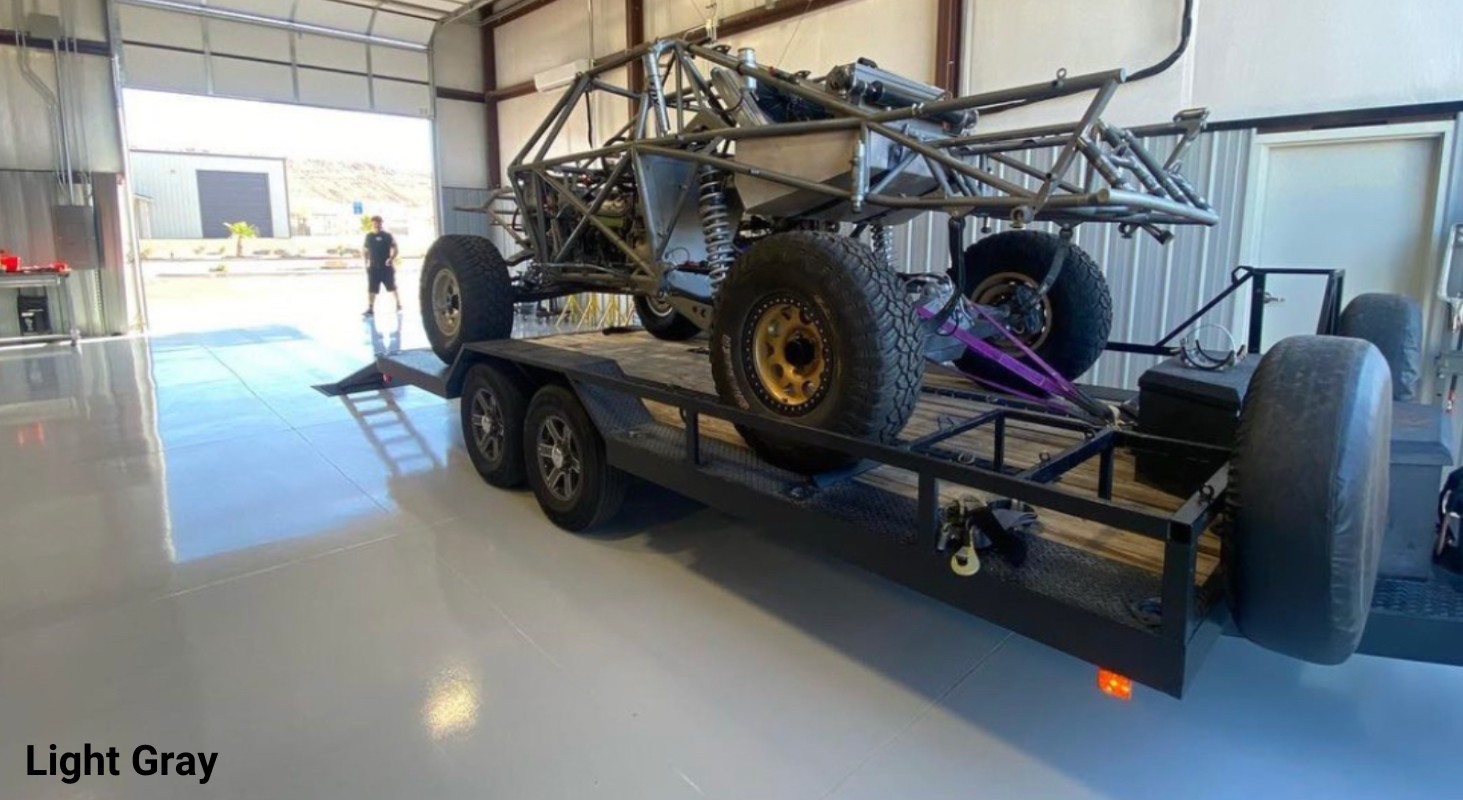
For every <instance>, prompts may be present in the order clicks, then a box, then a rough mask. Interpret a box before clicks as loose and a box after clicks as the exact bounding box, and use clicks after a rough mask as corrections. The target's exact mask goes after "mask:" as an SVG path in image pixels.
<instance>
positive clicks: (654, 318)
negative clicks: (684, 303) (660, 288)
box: [635, 295, 701, 342]
mask: <svg viewBox="0 0 1463 800" xmlns="http://www.w3.org/2000/svg"><path fill="white" fill-rule="evenodd" d="M635 313H636V314H637V315H638V316H639V317H640V325H641V327H643V328H645V330H646V331H648V332H649V333H650V335H651V336H654V337H655V338H657V339H662V340H664V341H667V342H684V341H685V340H687V339H691V338H694V337H696V336H697V335H699V334H700V333H701V328H700V327H699V326H697V325H696V323H695V322H694V321H692V320H691V318H690V317H687V316H686V315H684V314H682V313H681V312H679V311H677V310H676V309H675V307H674V306H672V305H671V304H670V303H669V302H667V301H665V300H661V299H659V298H655V297H647V296H645V295H635Z"/></svg>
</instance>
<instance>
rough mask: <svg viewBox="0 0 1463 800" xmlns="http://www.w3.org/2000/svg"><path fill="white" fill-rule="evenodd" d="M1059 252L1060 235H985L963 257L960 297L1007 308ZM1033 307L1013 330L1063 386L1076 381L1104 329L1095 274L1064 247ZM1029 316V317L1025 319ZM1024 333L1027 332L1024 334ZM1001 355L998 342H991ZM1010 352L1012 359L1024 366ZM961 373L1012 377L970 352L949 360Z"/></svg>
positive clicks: (1089, 263)
mask: <svg viewBox="0 0 1463 800" xmlns="http://www.w3.org/2000/svg"><path fill="white" fill-rule="evenodd" d="M1061 246H1062V240H1061V238H1060V237H1058V236H1056V235H1054V234H1050V233H1043V232H1041V231H1006V232H1004V233H997V234H995V235H993V236H987V237H985V238H984V239H981V240H980V241H978V242H976V243H975V244H973V245H971V246H970V247H969V248H967V249H966V251H965V276H964V277H965V281H964V285H963V286H961V287H960V290H961V293H962V294H964V295H965V296H966V297H967V298H969V299H970V300H971V301H972V302H976V303H984V304H986V305H993V306H997V307H1001V306H1008V305H1010V304H1011V303H1012V302H1014V300H1015V299H1017V298H1018V297H1019V296H1020V295H1018V294H1017V293H1018V292H1020V291H1022V290H1023V288H1024V289H1025V290H1028V291H1031V293H1032V294H1035V292H1034V290H1035V289H1036V288H1038V287H1040V285H1041V283H1042V280H1043V279H1044V278H1046V274H1047V270H1049V269H1050V268H1051V265H1052V261H1053V260H1055V259H1056V256H1057V250H1058V248H1060V247H1061ZM1041 300H1042V302H1041V304H1040V306H1039V307H1038V308H1036V309H1034V310H1033V311H1032V313H1031V314H1030V315H1028V317H1029V319H1027V320H1024V322H1027V323H1030V324H1029V326H1017V325H1013V332H1014V333H1016V335H1017V338H1018V339H1020V340H1021V341H1022V343H1023V344H1025V345H1026V346H1027V347H1029V348H1031V350H1032V351H1033V352H1035V353H1036V355H1037V356H1039V357H1040V358H1041V359H1042V360H1043V361H1045V362H1046V363H1047V364H1050V365H1051V367H1052V368H1053V369H1055V370H1056V371H1057V372H1058V373H1060V374H1061V375H1062V377H1064V378H1067V379H1068V380H1076V379H1077V378H1079V377H1081V376H1082V374H1083V373H1085V372H1087V370H1089V369H1091V368H1092V365H1093V364H1095V363H1097V358H1098V356H1101V355H1102V350H1103V348H1104V347H1106V346H1107V338H1108V334H1109V333H1111V331H1112V292H1111V291H1110V290H1109V289H1108V286H1107V280H1106V279H1105V278H1103V277H1102V270H1101V269H1099V268H1098V266H1097V263H1096V262H1095V261H1093V260H1092V256H1090V255H1088V254H1087V252H1086V251H1084V250H1082V248H1080V247H1077V246H1076V245H1075V244H1074V245H1070V246H1069V249H1068V251H1067V257H1066V259H1065V260H1064V261H1063V262H1062V271H1061V272H1060V273H1059V274H1058V275H1057V279H1056V282H1054V283H1053V284H1052V286H1051V288H1050V289H1049V290H1048V291H1047V293H1046V296H1045V297H1044V298H1041ZM1033 315H1034V316H1033ZM1027 327H1030V328H1034V330H1027ZM992 344H995V345H996V346H998V347H1002V349H1006V346H1009V342H1007V341H1006V340H1005V339H1004V338H997V339H993V340H992ZM1011 349H1012V353H1011V354H1012V355H1013V356H1015V357H1017V359H1018V360H1019V361H1021V362H1022V363H1025V364H1030V363H1031V360H1030V359H1029V358H1027V357H1026V356H1025V355H1024V354H1022V353H1021V352H1019V351H1015V349H1014V348H1011ZM957 364H958V365H959V366H960V368H961V369H962V370H964V371H965V372H968V373H970V374H972V375H974V376H976V377H978V378H990V379H992V380H995V381H997V382H1005V381H1009V380H1011V379H1012V378H1011V377H1010V376H1009V374H1008V373H1007V372H1006V371H1005V370H1004V369H1001V368H1000V367H998V366H996V365H994V364H992V363H991V362H990V361H988V360H986V359H984V358H981V357H980V356H978V355H976V354H975V353H972V352H966V353H965V355H963V356H961V357H960V359H959V360H958V361H957Z"/></svg>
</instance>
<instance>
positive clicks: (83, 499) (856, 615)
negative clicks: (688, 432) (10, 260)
mask: <svg viewBox="0 0 1463 800" xmlns="http://www.w3.org/2000/svg"><path fill="white" fill-rule="evenodd" d="M368 356H369V352H368V349H367V348H365V347H364V346H363V345H350V344H347V343H345V342H341V341H332V342H324V341H320V340H316V339H310V338H308V337H304V336H302V335H299V334H298V333H297V332H293V331H290V330H289V329H286V328H278V329H270V330H268V331H231V332H225V333H221V334H217V335H212V336H207V335H200V336H188V337H164V338H160V339H156V340H153V341H152V342H148V341H145V340H115V341H108V342H96V343H89V344H87V345H86V346H85V347H84V348H83V349H82V350H81V351H80V352H79V353H74V352H71V351H68V350H62V349H44V350H26V351H10V352H3V353H0V798H5V799H6V800H27V799H28V798H63V797H65V798H70V797H89V798H150V799H151V798H172V797H228V798H296V797H298V798H305V797H311V798H317V797H318V798H336V797H339V798H351V799H352V800H357V799H360V798H405V797H412V798H438V797H464V798H465V797H474V798H481V797H504V798H583V797H608V798H697V797H703V796H705V797H719V798H759V800H760V799H761V798H822V797H835V798H892V797H900V798H913V797H929V798H948V797H952V796H978V797H1019V798H1035V797H1041V798H1047V797H1106V798H1124V799H1125V800H1126V799H1127V798H1165V800H1166V799H1167V798H1172V797H1176V796H1182V797H1246V798H1263V797H1296V796H1307V797H1310V796H1314V797H1341V796H1357V797H1379V796H1384V797H1439V796H1451V795H1452V794H1454V793H1456V791H1457V785H1458V766H1457V764H1458V762H1457V756H1458V752H1459V749H1458V747H1459V743H1460V742H1463V669H1451V668H1443V667H1436V666H1428V665H1419V664H1407V663H1401V662H1391V661H1385V660H1380V659H1374V658H1365V657H1363V658H1356V659H1353V660H1352V661H1351V662H1349V663H1348V664H1346V665H1344V666H1342V667H1339V668H1331V669H1327V668H1320V667H1310V666H1305V665H1301V664H1298V663H1295V662H1292V661H1288V660H1286V659H1284V658H1281V657H1279V656H1274V655H1271V654H1269V653H1266V652H1264V651H1261V650H1259V649H1258V648H1255V647H1253V646H1251V645H1249V644H1247V643H1245V642H1242V641H1236V640H1232V639H1226V640H1222V641H1221V642H1220V643H1219V644H1218V645H1217V646H1216V648H1215V651H1214V653H1213V655H1212V656H1211V658H1210V660H1209V662H1208V663H1207V664H1206V665H1205V667H1204V669H1203V670H1202V672H1201V674H1200V677H1199V680H1198V681H1197V684H1196V685H1195V687H1194V690H1193V693H1192V695H1191V696H1190V697H1189V698H1187V699H1186V700H1184V701H1182V702H1179V701H1174V700H1172V699H1169V698H1167V697H1165V696H1162V695H1159V694H1158V693H1156V692H1153V691H1148V690H1144V689H1142V688H1139V689H1138V690H1137V691H1136V695H1135V697H1134V699H1133V700H1132V701H1131V702H1129V703H1122V702H1119V701H1116V700H1113V699H1111V698H1108V697H1106V696H1104V695H1102V694H1100V693H1098V692H1097V691H1096V689H1095V688H1094V672H1093V668H1092V667H1091V666H1089V665H1087V664H1084V663H1081V662H1078V661H1076V660H1074V659H1071V658H1068V657H1066V656H1064V655H1062V654H1060V653H1057V652H1055V651H1053V650H1050V649H1048V648H1045V647H1043V646H1041V645H1038V644H1035V643H1033V642H1030V641H1028V640H1025V639H1022V638H1020V637H1015V636H1011V635H1009V634H1008V633H1007V632H1006V631H1004V630H1001V629H999V628H996V627H995V626H992V625H989V624H986V623H984V622H982V621H980V620H978V619H975V618H972V617H969V616H967V615H964V614H962V613H959V612H956V611H953V610H950V609H948V608H946V607H944V606H941V605H939V604H937V603H935V602H933V601H929V600H926V599H925V598H923V597H921V596H919V595H916V594H914V593H913V592H910V591H907V590H904V589H902V588H900V587H898V586H894V585H892V584H889V583H886V582H884V581H882V580H880V579H878V578H874V577H872V576H870V575H867V574H865V573H862V572H860V571H858V570H856V569H853V568H850V567H846V566H844V565H842V564H839V563H837V562H834V561H831V560H828V559H825V558H823V557H820V556H817V555H814V554H809V553H805V552H800V551H797V550H793V549H789V548H787V547H784V546H781V545H779V544H778V543H777V542H776V540H775V537H774V536H772V535H771V533H770V532H768V531H763V530H758V529H756V528H753V527H750V526H747V525H744V524H742V523H740V522H737V521H735V520H733V519H730V518H728V517H725V516H722V515H720V514H717V513H714V512H710V511H707V510H705V509H702V508H700V507H697V506H695V505H693V504H691V503H688V502H686V501H684V500H681V499H678V498H676V497H674V496H670V495H667V494H664V493H662V492H659V491H656V490H652V489H648V488H647V489H641V490H638V491H637V492H635V493H634V494H633V495H632V498H631V503H630V505H629V507H628V509H627V512H626V514H625V515H624V517H623V519H622V520H621V521H620V523H619V524H618V525H616V526H615V527H614V528H613V529H611V530H609V531H607V532H604V533H602V534H600V535H597V536H592V537H575V536H571V535H569V534H566V533H563V532H560V531H558V530H557V529H555V528H553V527H551V526H550V525H549V524H548V523H547V522H546V521H544V519H543V518H542V517H541V516H540V514H539V513H538V509H537V506H536V505H535V503H534V501H533V499H532V497H531V496H530V495H528V494H526V493H504V492H500V491H496V490H493V489H490V488H488V487H486V486H485V485H483V484H482V483H481V482H480V481H479V479H478V478H477V475H476V473H474V472H473V471H472V468H471V466H470V465H469V464H468V461H467V457H466V454H465V452H464V451H463V449H462V443H461V437H460V434H459V433H458V430H457V421H456V407H455V405H454V404H450V403H445V402H442V401H440V400H438V399H436V398H434V397H431V396H428V395H425V394H423V393H420V392H416V391H414V390H399V391H397V392H394V393H391V394H386V395H368V396H360V397H357V398H354V399H352V400H349V401H342V400H332V399H327V398H325V397H322V396H320V395H318V394H316V393H314V392H313V391H311V390H310V389H309V388H308V387H309V384H312V383H317V382H322V381H324V380H328V379H331V378H334V377H338V376H340V375H343V374H345V373H346V372H349V371H350V370H352V369H354V368H355V367H357V366H359V365H360V364H361V363H363V362H364V361H365V360H366V358H367V357H368ZM52 743H55V744H57V745H59V747H60V748H61V749H63V750H67V749H80V748H81V746H82V744H83V743H90V744H92V745H93V746H95V747H106V746H109V745H110V746H116V747H117V748H118V750H119V751H121V752H122V753H123V759H124V762H125V759H126V758H127V755H128V754H129V753H130V752H131V750H132V749H133V748H134V747H136V746H137V745H139V744H151V745H153V746H156V747H158V748H159V749H166V750H192V751H200V750H201V751H209V752H214V751H216V752H218V753H220V755H219V758H218V764H217V766H216V768H215V772H214V776H213V778H212V779H211V780H210V782H209V784H208V785H205V786H200V785H199V784H198V783H197V782H196V780H195V779H191V778H186V777H178V776H170V777H168V778H161V777H151V778H144V777H137V776H133V775H129V774H127V773H129V772H130V770H127V769H124V770H123V772H124V775H123V776H122V777H115V778H114V777H83V778H82V779H81V780H80V782H79V783H77V784H74V785H65V784H62V783H61V782H60V780H59V779H58V778H51V777H36V776H28V775H26V774H25V769H24V766H25V757H26V746H27V745H31V744H34V745H37V750H38V751H40V752H44V751H45V749H46V747H47V746H48V745H50V744H52Z"/></svg>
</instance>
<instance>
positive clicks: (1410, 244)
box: [1236, 122, 1453, 392]
mask: <svg viewBox="0 0 1463 800" xmlns="http://www.w3.org/2000/svg"><path fill="white" fill-rule="evenodd" d="M1452 135H1453V125H1452V123H1451V122H1424V123H1414V124H1406V125H1384V126H1376V127H1365V128H1345V129H1337V130H1322V131H1300V132H1294V133H1278V134H1264V135H1260V136H1257V137H1255V140H1254V144H1253V146H1252V149H1251V151H1250V169H1249V191H1248V193H1247V202H1246V207H1245V222H1244V232H1243V234H1242V236H1241V245H1240V247H1241V253H1242V254H1243V262H1242V263H1244V264H1247V265H1250V266H1256V267H1319V268H1326V269H1338V268H1339V269H1344V270H1346V278H1345V293H1344V295H1343V297H1342V303H1343V304H1344V303H1345V302H1347V301H1349V300H1350V299H1351V298H1353V297H1356V296H1357V295H1359V294H1365V293H1367V292H1389V293H1395V294H1403V295H1407V296H1409V297H1412V298H1414V299H1416V300H1417V301H1418V302H1420V303H1421V304H1422V307H1423V324H1424V328H1423V330H1424V331H1425V332H1427V336H1426V337H1425V341H1424V358H1425V359H1426V358H1429V357H1430V356H1431V355H1432V354H1433V353H1435V352H1436V351H1437V347H1438V343H1439V341H1440V335H1441V333H1442V327H1443V319H1442V317H1443V316H1445V315H1444V314H1440V313H1437V308H1436V307H1437V305H1438V304H1437V303H1436V302H1434V300H1433V297H1434V292H1435V288H1436V284H1437V279H1438V276H1437V272H1438V264H1439V256H1440V251H1439V249H1438V248H1439V246H1440V242H1441V237H1442V231H1443V227H1444V226H1443V222H1444V220H1443V211H1444V198H1445V193H1446V190H1447V182H1446V176H1447V175H1448V174H1449V172H1448V170H1449V161H1450V158H1451V154H1452V144H1451V140H1452ZM1267 288H1268V292H1269V294H1270V296H1271V298H1272V300H1271V301H1270V302H1269V303H1267V307H1266V309H1265V335H1264V340H1263V347H1264V348H1265V349H1268V348H1269V347H1270V346H1271V345H1273V344H1274V343H1276V342H1278V341H1280V340H1281V339H1283V338H1286V337H1288V336H1296V335H1302V334H1312V333H1315V331H1316V322H1317V319H1318V318H1319V315H1320V311H1321V298H1322V293H1323V291H1324V289H1325V284H1324V281H1322V280H1320V279H1318V278H1315V277H1311V276H1272V277H1271V279H1270V281H1269V285H1268V287H1267ZM1237 314H1238V316H1237V317H1236V320H1237V321H1238V320H1244V319H1247V314H1248V308H1247V304H1246V303H1241V304H1240V308H1238V309H1237ZM1242 328H1243V326H1242V325H1237V329H1242ZM1435 328H1436V330H1435ZM1425 383H1426V381H1425ZM1423 390H1424V392H1426V391H1428V387H1427V386H1426V385H1425V386H1424V387H1423Z"/></svg>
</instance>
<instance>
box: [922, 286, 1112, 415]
mask: <svg viewBox="0 0 1463 800" xmlns="http://www.w3.org/2000/svg"><path fill="white" fill-rule="evenodd" d="M959 303H960V309H959V310H960V311H961V312H962V313H963V314H964V315H968V316H969V317H971V318H978V319H980V320H983V321H985V322H987V323H989V324H990V325H992V326H993V327H994V328H995V329H996V330H997V331H999V332H1000V333H1001V335H1002V336H1003V337H1005V339H1006V341H1008V342H1010V343H1011V344H1013V345H1015V347H1016V349H1018V350H1019V351H1020V352H1021V354H1022V355H1024V356H1025V357H1026V358H1027V359H1028V360H1029V361H1030V362H1031V364H1030V365H1028V364H1024V363H1022V362H1021V361H1019V360H1018V359H1017V358H1016V357H1014V356H1012V355H1011V354H1010V353H1007V352H1005V351H1004V350H1002V349H1001V348H999V347H997V346H995V345H993V344H991V343H990V342H988V341H986V340H984V339H982V338H980V337H979V336H976V335H975V334H973V333H971V332H970V331H969V330H967V329H966V328H965V326H962V325H961V324H960V320H959V317H960V316H961V314H957V315H952V318H951V319H949V320H947V321H946V322H945V323H944V324H942V325H941V326H940V328H939V330H938V331H936V333H937V335H940V336H953V337H955V339H956V340H957V341H959V342H960V343H961V344H963V345H965V346H966V347H968V348H969V349H971V350H973V351H975V352H976V353H977V354H978V355H980V357H982V358H985V359H987V360H990V361H994V362H995V363H997V364H999V365H1000V366H1001V368H1002V369H1005V370H1006V371H1007V372H1010V373H1011V374H1013V375H1015V376H1016V377H1017V378H1019V379H1021V380H1022V381H1024V382H1026V383H1027V384H1029V385H1031V386H1033V387H1035V388H1036V389H1037V390H1038V391H1039V392H1040V394H1033V393H1031V392H1026V391H1021V390H1018V389H1013V388H1011V387H1009V386H1005V385H1002V384H1000V383H997V382H996V381H992V380H988V379H986V378H981V377H977V376H975V375H971V374H969V373H966V372H961V374H962V375H964V376H965V377H967V378H969V379H971V380H973V381H976V382H978V383H981V384H984V385H985V386H988V387H990V388H991V389H994V390H996V391H998V392H1001V393H1003V394H1009V395H1011V396H1013V397H1018V398H1020V399H1022V400H1029V401H1031V402H1034V403H1039V404H1041V405H1043V406H1046V407H1047V408H1050V409H1053V410H1055V411H1060V412H1063V413H1067V412H1068V411H1069V410H1070V408H1069V406H1068V405H1066V404H1070V405H1071V406H1076V407H1077V408H1078V409H1080V410H1081V411H1082V412H1083V413H1084V414H1086V415H1089V416H1093V417H1097V418H1098V419H1099V420H1101V421H1102V422H1103V423H1108V422H1111V421H1112V411H1111V410H1110V409H1109V408H1108V407H1107V406H1104V405H1103V404H1102V403H1099V402H1097V401H1096V400H1094V399H1092V398H1091V397H1089V396H1088V395H1087V393H1086V392H1083V391H1082V390H1081V389H1079V388H1077V386H1076V384H1074V383H1072V382H1071V381H1069V380H1067V379H1066V378H1064V377H1062V374H1061V373H1059V372H1057V371H1056V370H1055V369H1053V368H1052V366H1051V365H1050V364H1048V363H1046V362H1045V361H1043V360H1042V358H1041V356H1038V355H1037V354H1036V353H1035V351H1033V350H1032V349H1031V348H1030V347H1027V346H1026V343H1025V342H1023V341H1021V340H1020V339H1018V338H1016V337H1015V336H1014V335H1013V334H1012V333H1011V331H1010V330H1008V329H1007V328H1006V326H1005V325H1003V324H1002V323H1001V322H1000V321H999V320H997V319H996V318H995V317H994V316H992V315H991V313H990V312H989V311H988V310H986V309H985V308H982V307H981V306H980V305H978V304H976V303H972V302H970V301H968V300H966V299H964V298H961V299H960V300H959ZM917 311H918V312H919V315H920V317H922V318H924V319H932V318H934V317H935V316H936V314H937V313H938V312H936V311H932V310H930V308H928V307H927V306H920V307H919V308H918V309H917ZM1033 365H1034V366H1033ZM1062 401H1066V404H1064V403H1063V402H1062Z"/></svg>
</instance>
